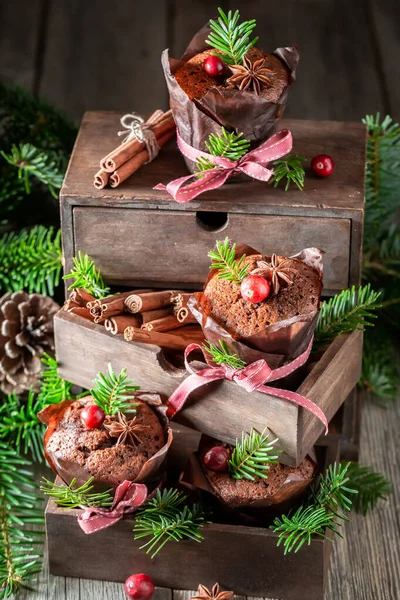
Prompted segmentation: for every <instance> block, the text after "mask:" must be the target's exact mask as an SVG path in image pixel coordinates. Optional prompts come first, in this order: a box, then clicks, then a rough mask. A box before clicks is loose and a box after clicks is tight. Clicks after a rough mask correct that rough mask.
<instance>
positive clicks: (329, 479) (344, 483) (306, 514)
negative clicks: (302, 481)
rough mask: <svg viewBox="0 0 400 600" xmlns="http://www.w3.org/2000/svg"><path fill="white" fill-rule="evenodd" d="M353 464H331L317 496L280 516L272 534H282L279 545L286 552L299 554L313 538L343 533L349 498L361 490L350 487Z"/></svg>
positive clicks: (272, 527) (275, 522)
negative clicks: (351, 466) (291, 512)
mask: <svg viewBox="0 0 400 600" xmlns="http://www.w3.org/2000/svg"><path fill="white" fill-rule="evenodd" d="M349 468H350V463H348V464H346V465H344V464H337V463H335V464H334V465H331V466H330V467H329V469H327V471H326V473H325V474H324V476H323V477H322V479H321V482H320V487H319V489H318V491H317V492H316V493H311V494H310V495H309V497H308V500H307V502H306V503H305V504H304V505H303V506H300V508H298V510H297V511H296V512H295V513H294V514H290V513H289V515H282V517H277V518H276V519H275V520H274V522H273V524H272V526H271V529H272V531H274V532H276V533H279V537H278V542H277V546H280V545H281V544H283V548H284V553H285V554H287V553H288V552H298V551H299V550H300V548H301V547H302V546H303V545H304V544H306V543H307V544H308V545H310V544H311V539H312V536H313V535H317V536H322V537H324V536H325V533H326V530H327V529H328V530H330V531H333V532H334V533H337V534H338V535H341V534H340V526H341V523H342V522H343V521H347V520H348V518H347V516H346V515H345V513H344V512H343V511H348V510H350V508H351V506H352V501H351V499H350V497H349V495H351V494H356V493H357V491H356V490H355V489H352V488H350V487H349V485H350V484H351V480H350V477H349V473H348V471H349Z"/></svg>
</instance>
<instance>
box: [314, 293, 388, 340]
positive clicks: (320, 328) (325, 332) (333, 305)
mask: <svg viewBox="0 0 400 600" xmlns="http://www.w3.org/2000/svg"><path fill="white" fill-rule="evenodd" d="M379 296H380V293H379V292H374V291H373V290H371V286H370V284H367V285H364V286H360V287H359V288H358V289H357V290H356V288H355V286H354V285H353V286H352V287H351V288H350V289H348V290H343V291H342V292H340V293H339V294H337V295H336V296H333V297H332V298H329V300H325V302H322V304H321V309H320V312H319V316H318V322H317V326H316V328H315V347H317V348H318V347H320V346H325V345H326V344H329V343H330V342H331V341H332V340H333V339H334V338H335V337H337V336H338V335H340V334H342V333H346V332H349V331H355V330H357V329H364V328H365V327H370V326H372V325H373V323H372V322H371V319H376V315H375V314H374V311H376V310H377V309H378V308H379V306H380V304H379V302H378V299H379Z"/></svg>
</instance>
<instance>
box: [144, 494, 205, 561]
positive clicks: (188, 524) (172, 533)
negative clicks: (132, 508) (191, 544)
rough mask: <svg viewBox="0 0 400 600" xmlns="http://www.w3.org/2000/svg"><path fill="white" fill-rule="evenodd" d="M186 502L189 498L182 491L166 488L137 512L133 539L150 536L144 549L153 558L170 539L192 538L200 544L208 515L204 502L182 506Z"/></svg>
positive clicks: (177, 540) (178, 540) (176, 540)
mask: <svg viewBox="0 0 400 600" xmlns="http://www.w3.org/2000/svg"><path fill="white" fill-rule="evenodd" d="M185 502H187V497H186V496H185V495H184V494H182V492H177V491H176V490H171V489H169V490H168V489H164V490H163V491H162V492H160V491H158V492H157V495H156V497H155V498H154V499H153V500H150V501H148V502H146V504H145V505H144V506H143V507H141V508H139V510H138V511H137V512H136V523H135V525H134V528H133V532H134V539H135V540H138V539H143V538H150V539H149V540H148V541H147V542H146V543H145V544H143V545H142V546H141V549H146V554H151V558H152V559H153V558H154V557H155V556H156V554H158V552H160V550H161V549H162V548H163V547H164V546H165V544H167V543H168V542H170V541H175V542H180V541H182V540H185V539H191V540H193V541H195V542H199V543H200V542H201V541H202V540H203V539H204V538H203V535H202V533H201V528H202V526H203V525H204V523H205V517H204V511H203V509H202V507H201V505H200V504H194V505H193V506H192V507H191V508H189V506H188V505H187V504H185V506H183V507H182V504H184V503H185Z"/></svg>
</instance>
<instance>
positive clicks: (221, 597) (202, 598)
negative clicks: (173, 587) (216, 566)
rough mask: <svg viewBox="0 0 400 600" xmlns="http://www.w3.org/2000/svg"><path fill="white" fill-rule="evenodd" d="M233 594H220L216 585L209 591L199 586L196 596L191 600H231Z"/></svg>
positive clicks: (203, 586)
mask: <svg viewBox="0 0 400 600" xmlns="http://www.w3.org/2000/svg"><path fill="white" fill-rule="evenodd" d="M232 598H233V592H220V591H219V584H218V583H216V584H215V585H214V586H213V587H212V590H211V591H210V590H209V589H208V588H206V586H205V585H202V584H200V585H199V587H198V589H197V596H193V598H191V600H232Z"/></svg>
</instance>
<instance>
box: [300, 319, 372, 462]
mask: <svg viewBox="0 0 400 600" xmlns="http://www.w3.org/2000/svg"><path fill="white" fill-rule="evenodd" d="M362 345H363V333H362V331H353V332H352V333H351V334H346V335H341V336H340V337H338V338H336V339H335V340H334V341H333V343H332V344H331V345H330V346H329V348H328V349H327V351H326V352H325V353H324V355H323V356H322V358H321V360H320V361H319V362H318V363H317V365H316V366H315V368H314V369H313V370H312V371H311V373H310V374H309V376H308V377H307V378H306V379H305V381H304V382H303V383H302V385H301V386H300V388H299V389H298V392H299V394H302V395H303V396H306V397H307V398H310V400H313V401H314V402H315V403H316V404H318V406H319V407H320V408H322V410H323V411H324V413H325V416H326V418H327V419H328V423H329V421H330V420H331V419H332V417H333V416H334V415H335V413H336V412H337V410H338V409H339V408H340V406H341V405H342V404H343V402H344V401H345V399H346V398H347V396H348V395H349V394H350V392H351V390H352V389H353V388H354V387H355V386H356V384H357V382H358V380H359V378H360V375H361V363H362ZM300 422H301V428H302V435H301V441H302V447H301V450H300V455H301V456H305V454H306V453H307V451H308V449H309V448H310V444H314V443H315V442H316V441H317V439H318V437H319V436H320V435H321V433H323V430H324V428H323V425H322V423H321V422H320V421H319V420H317V419H315V417H313V415H312V414H311V413H309V412H308V411H306V410H304V409H300Z"/></svg>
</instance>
